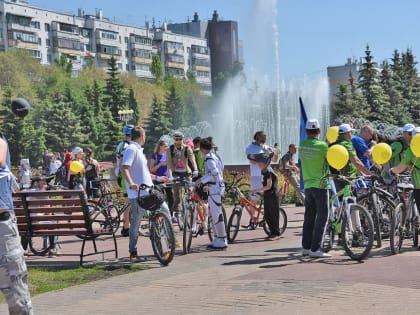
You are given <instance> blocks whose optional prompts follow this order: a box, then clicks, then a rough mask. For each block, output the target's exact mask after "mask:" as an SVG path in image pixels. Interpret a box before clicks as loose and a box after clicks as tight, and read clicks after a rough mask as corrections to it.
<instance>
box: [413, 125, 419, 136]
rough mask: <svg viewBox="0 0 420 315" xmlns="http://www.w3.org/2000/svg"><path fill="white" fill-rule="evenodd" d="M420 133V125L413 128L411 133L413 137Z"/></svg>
mask: <svg viewBox="0 0 420 315" xmlns="http://www.w3.org/2000/svg"><path fill="white" fill-rule="evenodd" d="M418 133H420V127H415V128H414V129H413V130H411V135H412V136H413V137H414V136H415V135H416V134H418Z"/></svg>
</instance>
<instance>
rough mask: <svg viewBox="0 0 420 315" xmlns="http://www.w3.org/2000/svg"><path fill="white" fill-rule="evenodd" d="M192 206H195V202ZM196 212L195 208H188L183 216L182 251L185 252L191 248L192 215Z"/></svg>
mask: <svg viewBox="0 0 420 315" xmlns="http://www.w3.org/2000/svg"><path fill="white" fill-rule="evenodd" d="M193 207H197V204H194V205H193ZM195 213H196V210H195V208H190V209H189V210H188V211H187V214H186V215H185V216H184V230H183V231H182V251H183V253H184V255H185V254H188V253H189V252H190V250H191V242H192V235H193V230H192V228H193V224H194V215H195Z"/></svg>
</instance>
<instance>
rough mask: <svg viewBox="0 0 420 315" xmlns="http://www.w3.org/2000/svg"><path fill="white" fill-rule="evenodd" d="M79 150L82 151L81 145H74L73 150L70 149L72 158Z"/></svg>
mask: <svg viewBox="0 0 420 315" xmlns="http://www.w3.org/2000/svg"><path fill="white" fill-rule="evenodd" d="M80 152H83V149H82V148H81V147H74V148H73V150H71V155H72V157H73V158H75V157H76V154H77V153H80Z"/></svg>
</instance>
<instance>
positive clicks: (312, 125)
mask: <svg viewBox="0 0 420 315" xmlns="http://www.w3.org/2000/svg"><path fill="white" fill-rule="evenodd" d="M305 129H306V130H315V129H319V121H318V120H317V119H308V121H307V122H306V126H305Z"/></svg>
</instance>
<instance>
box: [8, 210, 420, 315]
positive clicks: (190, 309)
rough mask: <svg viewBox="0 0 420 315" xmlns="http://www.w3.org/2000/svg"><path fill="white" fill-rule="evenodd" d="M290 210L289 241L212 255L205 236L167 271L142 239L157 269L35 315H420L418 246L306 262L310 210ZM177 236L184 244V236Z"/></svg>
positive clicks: (72, 247) (38, 303)
mask: <svg viewBox="0 0 420 315" xmlns="http://www.w3.org/2000/svg"><path fill="white" fill-rule="evenodd" d="M286 210H287V214H288V217H289V225H288V229H287V231H286V233H285V234H284V237H282V238H281V239H280V240H277V241H265V240H264V237H265V234H264V231H263V229H262V228H258V229H256V230H253V231H252V230H245V229H244V230H241V231H240V232H239V234H238V241H237V242H236V243H235V244H232V245H230V246H229V248H228V249H227V250H226V251H218V252H209V251H207V250H206V246H205V245H206V244H207V242H208V238H207V236H201V237H198V238H195V239H193V253H191V254H188V255H182V249H181V248H178V249H177V254H176V256H175V258H174V261H173V262H172V263H171V264H170V266H168V267H161V266H160V265H159V264H158V263H157V262H156V260H155V259H154V257H153V255H152V250H151V246H150V241H149V240H148V239H144V238H143V239H141V240H140V248H141V250H140V251H141V253H144V258H145V259H142V260H141V261H140V262H139V264H146V265H149V266H151V267H152V268H151V269H149V270H146V271H140V272H135V273H130V274H125V275H122V276H116V277H112V278H108V279H105V280H100V281H96V282H91V283H88V284H84V285H79V286H74V287H71V288H67V289H64V290H62V291H56V292H50V293H46V294H41V295H37V296H35V297H33V305H34V310H35V314H46V315H47V314H73V315H75V314H257V313H263V312H271V313H273V312H274V313H275V314H360V313H363V314H393V315H396V314H419V310H418V309H419V308H418V303H419V297H420V290H419V289H420V281H419V280H420V276H419V272H418V270H419V267H418V266H419V264H420V252H419V251H417V250H414V249H413V248H411V247H410V245H411V244H409V243H408V242H407V246H406V247H405V251H404V252H403V253H402V254H400V255H397V256H393V255H391V253H390V250H389V244H388V242H387V241H385V242H384V246H383V248H381V249H374V251H373V253H372V255H371V257H370V258H369V259H368V260H367V261H365V262H362V263H359V262H356V261H353V260H351V259H349V258H348V257H347V256H345V255H344V252H343V251H341V250H337V251H332V254H333V257H332V258H330V259H318V260H316V259H312V258H302V256H301V254H300V235H301V226H302V221H303V211H304V209H303V208H301V207H300V208H295V207H287V208H286ZM244 216H246V215H244ZM243 223H246V222H243ZM176 230H177V231H178V228H177V227H176ZM177 237H178V240H179V241H180V242H181V243H182V234H181V233H180V232H177ZM110 243H111V240H106V241H103V242H101V243H99V245H107V244H110ZM127 243H128V239H127V238H122V237H119V238H118V244H119V255H120V259H119V260H118V262H117V263H128V252H127ZM61 246H62V248H61V251H62V252H74V253H77V252H78V250H79V249H80V241H78V240H76V239H74V238H69V239H65V240H63V241H62V244H61ZM110 258H111V256H110ZM77 259H78V258H77V257H74V258H71V259H69V258H68V257H57V258H50V259H48V258H42V259H41V258H39V257H33V256H31V257H29V258H28V260H27V261H28V265H35V264H56V263H63V264H67V265H68V264H74V263H77ZM98 259H101V257H99V258H98ZM3 313H7V311H6V307H5V305H4V304H3V305H0V314H3Z"/></svg>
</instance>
